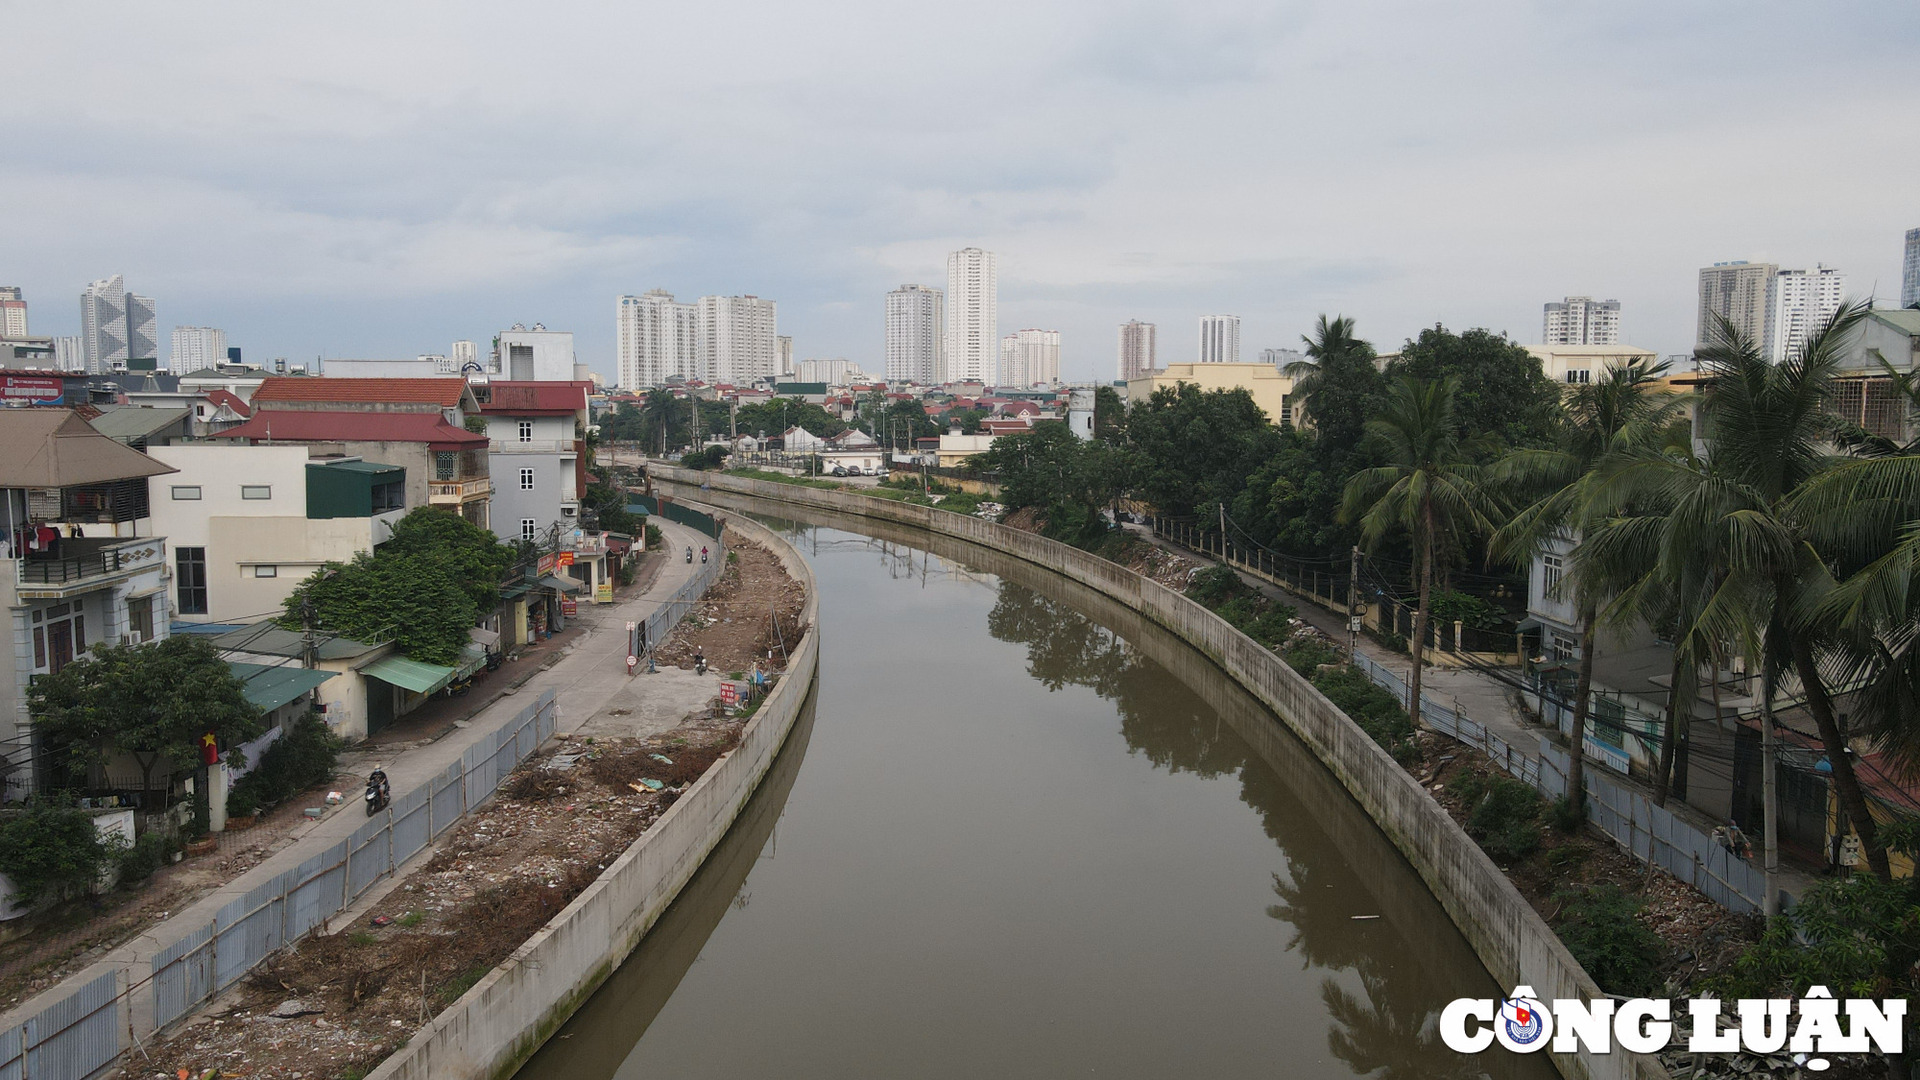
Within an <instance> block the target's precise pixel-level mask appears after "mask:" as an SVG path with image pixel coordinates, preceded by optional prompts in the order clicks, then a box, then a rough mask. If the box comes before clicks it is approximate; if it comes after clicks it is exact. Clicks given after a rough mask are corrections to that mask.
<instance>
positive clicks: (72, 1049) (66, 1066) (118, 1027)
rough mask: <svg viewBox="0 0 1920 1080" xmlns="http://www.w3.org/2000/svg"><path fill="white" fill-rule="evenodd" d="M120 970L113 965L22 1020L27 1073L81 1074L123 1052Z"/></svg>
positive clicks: (78, 1077)
mask: <svg viewBox="0 0 1920 1080" xmlns="http://www.w3.org/2000/svg"><path fill="white" fill-rule="evenodd" d="M122 1004H123V1001H122V998H121V996H120V974H119V972H115V971H109V972H107V973H105V974H104V975H101V976H100V977H99V978H97V979H95V980H93V981H92V982H90V983H87V984H86V985H85V986H82V987H81V988H80V989H78V990H76V991H74V992H73V993H72V994H71V995H69V996H68V997H66V998H65V999H63V1000H60V1001H56V1002H54V1003H53V1004H52V1005H49V1006H47V1007H46V1008H45V1009H43V1010H42V1011H41V1012H40V1014H39V1015H38V1016H35V1017H32V1018H31V1019H29V1020H28V1021H27V1022H26V1023H25V1024H23V1025H21V1026H22V1029H23V1032H24V1036H25V1038H24V1041H25V1044H26V1050H27V1054H26V1075H27V1076H29V1077H31V1078H33V1080H42V1078H46V1080H83V1078H85V1077H87V1076H91V1075H92V1074H93V1073H95V1072H97V1071H99V1070H100V1069H102V1068H104V1067H105V1066H106V1065H108V1064H109V1063H110V1062H112V1061H113V1059H114V1058H116V1057H119V1056H120V1033H121V1032H122V1031H124V1030H125V1029H126V1025H124V1024H122V1023H121V1022H120V1009H121V1006H122Z"/></svg>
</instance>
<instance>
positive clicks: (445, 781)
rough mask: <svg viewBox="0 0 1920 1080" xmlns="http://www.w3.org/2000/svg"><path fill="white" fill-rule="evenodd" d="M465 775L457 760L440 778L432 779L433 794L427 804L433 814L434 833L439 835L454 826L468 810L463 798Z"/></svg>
mask: <svg viewBox="0 0 1920 1080" xmlns="http://www.w3.org/2000/svg"><path fill="white" fill-rule="evenodd" d="M464 776H465V773H464V771H463V770H462V769H461V768H460V765H459V763H458V762H455V763H454V764H453V765H451V766H449V767H448V769H447V771H446V772H444V773H442V774H441V775H440V778H439V779H437V780H434V781H432V783H431V785H430V786H431V787H432V788H433V794H432V795H431V796H429V797H428V799H427V805H428V807H429V811H430V813H431V815H432V827H433V835H435V836H439V835H440V834H441V833H443V832H446V831H447V830H448V829H451V828H453V823H454V822H456V821H458V820H460V815H461V814H462V813H464V812H465V811H466V803H465V802H463V801H462V800H461V795H462V794H463V793H464V792H465V786H466V785H465V781H464Z"/></svg>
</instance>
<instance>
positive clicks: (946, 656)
mask: <svg viewBox="0 0 1920 1080" xmlns="http://www.w3.org/2000/svg"><path fill="white" fill-rule="evenodd" d="M821 520H824V521H829V522H833V523H838V524H842V525H846V524H848V523H847V522H844V521H837V519H832V518H822V519H821ZM782 527H783V528H785V529H786V530H788V534H789V536H790V537H791V539H792V541H793V542H794V544H795V545H796V546H797V547H799V548H800V549H801V550H802V551H803V552H804V553H805V554H806V555H807V556H808V558H809V559H810V560H811V562H812V564H813V568H814V573H815V574H816V575H817V578H818V581H819V586H820V592H821V597H820V613H821V614H820V618H821V624H822V625H821V629H822V634H823V637H822V645H823V649H822V652H821V660H820V671H819V682H818V686H817V690H816V692H815V698H814V702H813V706H812V708H811V710H810V712H809V714H808V715H807V716H805V717H803V719H802V722H801V723H800V725H799V726H798V727H796V730H795V733H794V736H793V739H792V741H791V742H790V744H789V746H788V747H787V749H786V750H785V751H784V752H783V754H782V755H781V757H780V759H779V760H778V762H776V764H775V766H774V769H773V770H772V772H771V773H770V774H769V777H768V779H767V781H766V782H765V783H764V784H763V785H762V787H761V789H760V791H759V793H758V794H757V795H756V796H755V798H754V799H753V801H752V802H751V803H750V804H749V806H748V808H747V810H746V811H745V812H744V813H743V815H742V817H741V819H740V821H739V822H738V823H737V824H736V825H735V827H734V828H733V830H732V831H731V832H730V833H729V834H728V836H727V838H726V839H725V841H723V843H722V845H721V846H720V848H719V849H717V850H716V852H715V855H714V857H713V858H711V859H710V860H709V861H708V863H707V864H706V866H704V867H703V868H702V870H701V871H700V873H699V875H697V876H696V877H695V879H694V881H693V882H692V883H691V884H690V885H689V886H688V888H687V890H686V891H685V892H684V893H683V894H682V895H681V897H680V899H679V900H678V901H676V903H675V904H674V906H673V907H672V908H671V909H670V910H669V911H668V913H667V914H666V915H665V916H663V918H662V919H661V921H660V923H659V924H658V925H657V926H656V927H655V929H654V930H653V932H652V933H650V934H649V936H648V938H647V939H646V941H644V942H643V943H642V944H641V946H640V948H639V949H638V950H637V951H636V952H635V953H634V955H633V956H632V957H631V958H630V959H629V960H628V962H627V963H626V964H625V965H623V966H622V967H621V969H620V970H619V971H617V972H616V973H615V974H614V975H613V976H612V977H611V978H610V979H609V980H608V982H607V983H606V985H605V986H603V987H602V989H601V990H600V991H599V993H597V994H596V995H595V996H594V998H593V999H592V1000H590V1001H589V1002H588V1003H587V1004H586V1005H584V1006H583V1007H582V1008H581V1009H580V1011H579V1012H577V1013H576V1014H575V1015H574V1017H573V1019H572V1020H571V1021H569V1022H568V1023H567V1024H566V1026H564V1027H563V1028H562V1029H561V1030H560V1031H559V1032H557V1033H556V1035H555V1037H554V1038H553V1039H551V1040H549V1041H548V1043H547V1044H546V1046H545V1047H544V1048H542V1050H541V1051H540V1052H539V1053H538V1054H537V1055H536V1056H535V1057H534V1058H533V1059H532V1061H530V1062H529V1063H528V1064H527V1065H526V1066H525V1067H524V1068H523V1069H522V1070H521V1072H520V1074H519V1075H520V1076H521V1077H522V1078H528V1080H561V1078H565V1080H602V1078H607V1077H620V1078H623V1080H640V1078H647V1077H658V1076H669V1077H676V1078H679V1077H697V1078H705V1077H714V1078H735V1080H739V1078H749V1077H773V1076H780V1077H807V1078H822V1080H824V1078H829V1077H904V1076H912V1077H955V1078H959V1077H966V1078H969V1080H973V1078H978V1077H982V1076H991V1077H1055V1076H1068V1075H1079V1076H1102V1077H1142V1078H1145V1077H1155V1078H1163V1077H1168V1076H1207V1077H1216V1076H1218V1077H1228V1076H1232V1077H1239V1076H1284V1077H1309V1078H1312V1077H1350V1076H1359V1075H1373V1074H1377V1075H1384V1076H1394V1077H1416V1076H1417V1077H1463V1078H1464V1077H1478V1076H1497V1077H1526V1078H1535V1077H1540V1078H1544V1077H1548V1076H1551V1075H1553V1073H1552V1071H1551V1069H1550V1067H1549V1066H1548V1065H1547V1063H1546V1062H1545V1061H1544V1060H1542V1059H1540V1058H1537V1057H1533V1058H1517V1057H1514V1056H1511V1055H1504V1054H1500V1053H1499V1052H1497V1051H1496V1052H1495V1053H1491V1054H1485V1055H1480V1056H1477V1057H1461V1056H1458V1055H1454V1054H1452V1053H1451V1052H1449V1051H1447V1050H1446V1049H1445V1048H1444V1047H1443V1046H1442V1045H1441V1044H1440V1041H1439V1038H1438V1035H1437V1030H1436V1026H1437V1022H1438V1015H1439V1010H1440V1009H1441V1007H1442V1006H1444V1005H1445V1004H1446V1002H1447V1001H1448V1000H1450V999H1452V998H1454V997H1459V996H1468V995H1471V996H1476V997H1489V996H1495V995H1496V994H1497V993H1498V988H1497V987H1495V986H1494V984H1493V982H1492V980H1491V979H1490V978H1489V977H1488V975H1487V974H1486V972H1485V970H1484V969H1483V968H1482V967H1481V966H1480V964H1479V962H1478V960H1477V959H1476V958H1475V957H1474V955H1473V953H1472V952H1471V950H1470V949H1469V948H1468V946H1467V944H1466V942H1465V941H1464V940H1463V939H1462V938H1461V937H1460V935H1459V933H1458V932H1457V931H1456V930H1455V929H1454V927H1453V925H1452V924H1451V923H1450V922H1449V921H1448V920H1447V918H1446V915H1445V914H1444V913H1443V912H1442V910H1441V909H1440V907H1439V905H1438V903H1437V902H1435V900H1434V899H1433V897H1432V896H1431V894H1429V893H1428V892H1427V890H1426V888H1425V887H1424V886H1423V885H1422V884H1421V882H1420V880H1419V879H1418V878H1417V877H1416V876H1415V875H1414V873H1413V871H1412V869H1411V868H1410V867H1408V866H1407V864H1406V863H1405V862H1404V860H1402V859H1401V858H1400V856H1399V854H1398V853H1397V852H1396V851H1395V850H1394V849H1393V847H1392V846H1391V844H1389V843H1388V841H1387V840H1386V839H1385V838H1384V837H1383V836H1382V835H1381V834H1380V833H1379V832H1378V831H1377V830H1376V829H1375V828H1374V827H1373V825H1372V823H1371V822H1370V821H1369V820H1368V819H1367V818H1366V816H1365V815H1364V814H1363V813H1362V812H1361V811H1360V809H1359V808H1358V807H1357V806H1356V805H1355V804H1354V803H1353V802H1352V801H1351V800H1350V799H1348V798H1347V797H1346V795H1345V793H1344V791H1343V790H1342V789H1341V788H1339V786H1338V785H1337V783H1336V782H1335V781H1334V780H1333V778H1332V777H1331V776H1330V775H1328V774H1327V773H1326V772H1325V771H1324V770H1323V769H1321V768H1320V767H1319V765H1318V763H1317V762H1315V761H1314V760H1313V758H1312V757H1311V755H1310V754H1308V753H1307V751H1306V750H1305V749H1304V748H1303V747H1301V746H1300V745H1299V744H1298V743H1297V742H1295V741H1294V740H1293V739H1292V738H1291V737H1289V736H1287V735H1286V733H1285V732H1284V730H1283V729H1281V727H1280V725H1279V724H1278V722H1277V721H1276V720H1275V719H1274V718H1273V717H1272V716H1271V715H1270V714H1268V713H1267V712H1266V711H1265V709H1264V708H1263V707H1262V706H1260V705H1259V704H1258V703H1256V702H1254V701H1253V700H1252V699H1251V698H1249V697H1248V696H1247V695H1246V694H1244V693H1242V692H1240V691H1239V690H1238V688H1237V687H1236V686H1234V685H1233V684H1232V683H1230V682H1229V681H1228V680H1227V679H1226V678H1225V677H1224V676H1223V675H1221V674H1220V672H1219V671H1218V670H1217V669H1216V668H1213V667H1212V666H1211V664H1209V663H1208V662H1207V661H1206V660H1205V658H1204V657H1201V656H1199V655H1198V654H1197V653H1194V652H1193V651H1192V650H1191V649H1189V648H1187V647H1186V646H1185V645H1184V644H1182V643H1180V642H1179V641H1177V640H1176V639H1173V638H1172V637H1171V636H1170V635H1168V634H1166V633H1165V632H1163V631H1161V630H1159V629H1158V628H1157V627H1154V626H1152V625H1151V624H1148V623H1146V622H1145V621H1144V620H1142V619H1140V618H1139V617H1138V616H1137V615H1135V614H1134V613H1133V612H1131V611H1127V610H1125V609H1122V608H1120V607H1119V606H1118V605H1116V604H1114V603H1113V602H1111V601H1109V600H1107V599H1105V598H1104V597H1100V596H1099V595H1098V594H1095V593H1092V592H1091V591H1089V590H1085V589H1082V588H1081V587H1079V586H1076V585H1072V584H1071V583H1067V582H1065V581H1062V580H1060V579H1058V578H1057V577H1055V576H1054V575H1049V574H1045V573H1043V572H1041V571H1039V570H1037V569H1035V568H1032V567H1029V566H1027V565H1026V564H1023V563H1020V562H1018V561H1017V560H1013V559H1010V558H1008V557H1005V556H1000V555H998V554H996V553H993V552H987V551H983V550H981V549H976V548H970V547H961V546H958V545H956V544H955V543H954V542H952V541H947V540H944V539H936V538H930V537H926V536H924V535H920V534H896V535H894V536H892V537H890V538H886V539H882V538H879V537H876V536H871V535H861V534H859V533H854V532H851V531H843V529H836V528H830V527H825V526H821V525H801V524H797V523H782ZM859 527H860V528H861V531H862V532H863V533H874V532H879V533H882V534H884V533H886V532H887V531H888V527H885V526H880V525H878V523H862V524H860V526H859ZM916 544H918V545H922V546H914V545H916ZM929 546H930V547H931V548H932V549H933V550H927V547H929ZM1383 1070H1384V1071H1383Z"/></svg>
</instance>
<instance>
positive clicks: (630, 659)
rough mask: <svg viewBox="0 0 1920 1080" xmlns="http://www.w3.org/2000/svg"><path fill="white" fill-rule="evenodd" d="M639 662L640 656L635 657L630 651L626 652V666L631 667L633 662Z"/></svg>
mask: <svg viewBox="0 0 1920 1080" xmlns="http://www.w3.org/2000/svg"><path fill="white" fill-rule="evenodd" d="M639 662H640V658H639V657H637V656H635V655H633V654H632V653H628V654H627V666H628V667H632V666H633V665H635V664H637V663H639Z"/></svg>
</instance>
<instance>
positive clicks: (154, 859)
mask: <svg viewBox="0 0 1920 1080" xmlns="http://www.w3.org/2000/svg"><path fill="white" fill-rule="evenodd" d="M172 851H173V841H172V839H171V838H169V837H168V836H166V835H165V834H164V833H157V832H150V833H148V834H147V835H145V836H143V837H141V838H140V839H138V840H136V841H134V842H133V844H132V846H130V847H128V848H127V849H126V850H125V851H122V852H121V853H120V883H121V884H122V885H131V884H133V883H134V882H137V881H145V880H147V879H148V878H150V877H152V876H153V872H154V871H155V870H158V869H160V868H161V867H162V866H164V865H166V861H167V856H168V855H170V854H172Z"/></svg>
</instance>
